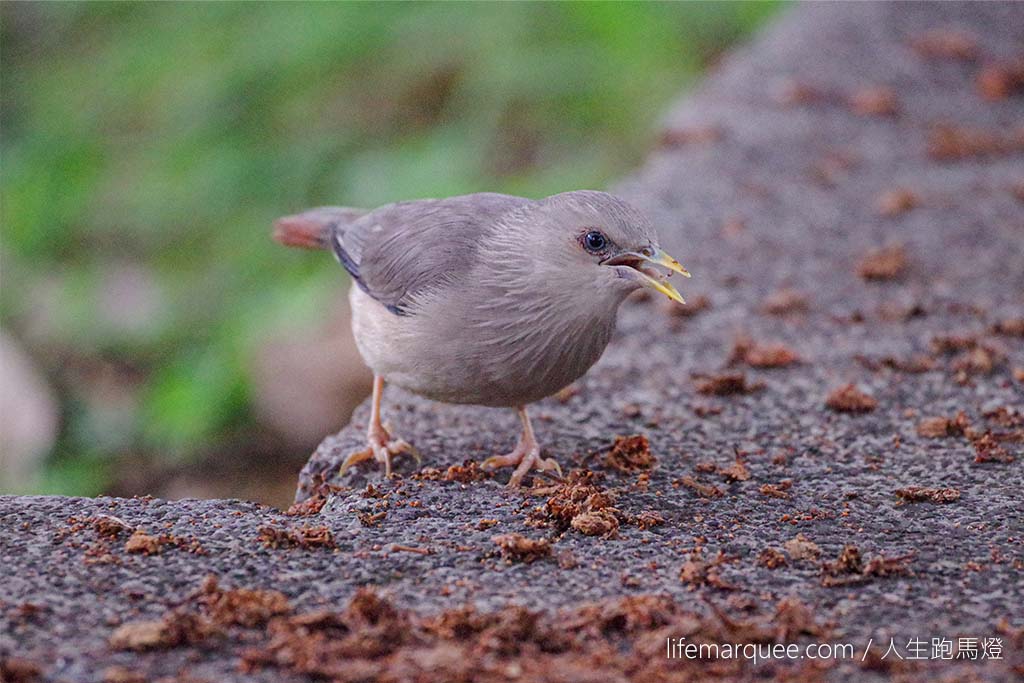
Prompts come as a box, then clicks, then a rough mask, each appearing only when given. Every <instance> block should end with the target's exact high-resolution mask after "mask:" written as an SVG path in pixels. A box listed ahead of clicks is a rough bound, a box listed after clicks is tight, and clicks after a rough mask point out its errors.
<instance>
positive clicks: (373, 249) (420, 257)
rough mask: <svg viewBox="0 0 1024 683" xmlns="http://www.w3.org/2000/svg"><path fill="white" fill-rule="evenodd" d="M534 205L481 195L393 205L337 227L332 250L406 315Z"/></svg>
mask: <svg viewBox="0 0 1024 683" xmlns="http://www.w3.org/2000/svg"><path fill="white" fill-rule="evenodd" d="M533 203H534V202H533V200H530V199H525V198H523V197H515V196H512V195H504V194H497V193H492V192H481V193H478V194H468V195H461V196H458V197H449V198H446V199H420V200H414V201H408V202H399V203H396V204H388V205H386V206H382V207H380V208H379V209H375V210H373V211H370V212H369V213H366V214H365V215H362V216H360V217H359V218H357V219H356V220H354V221H352V222H350V223H339V224H338V225H336V226H335V228H334V230H333V234H332V239H331V243H332V244H331V246H332V249H333V250H334V252H335V254H336V255H337V257H338V259H339V260H340V261H341V263H342V265H344V266H345V268H346V269H347V270H348V271H349V273H350V274H351V275H352V277H353V278H354V279H355V281H356V282H357V284H358V285H359V286H360V287H361V288H362V289H363V291H365V292H366V293H367V294H369V295H370V296H371V297H373V298H374V299H376V300H377V301H379V302H381V303H382V304H384V306H386V307H387V308H388V309H389V310H391V311H392V312H394V313H397V314H400V315H402V314H406V313H408V311H409V308H410V305H411V303H412V301H413V299H414V298H415V297H416V296H417V295H418V294H421V293H423V292H427V291H431V290H436V289H438V288H442V287H445V286H448V285H449V284H452V283H454V282H457V281H458V280H459V278H460V277H461V276H463V275H465V274H466V273H467V272H468V270H469V265H470V264H471V263H472V262H473V257H474V255H475V254H476V251H477V249H478V247H479V244H480V240H481V238H482V237H483V236H484V235H485V234H486V232H487V231H488V230H490V229H491V228H493V227H494V226H495V225H496V224H497V223H498V222H499V219H500V218H501V217H502V216H503V215H505V214H507V213H509V212H510V211H513V210H515V209H519V208H521V207H523V206H526V205H529V204H533Z"/></svg>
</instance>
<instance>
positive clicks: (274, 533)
mask: <svg viewBox="0 0 1024 683" xmlns="http://www.w3.org/2000/svg"><path fill="white" fill-rule="evenodd" d="M259 539H260V541H261V542H262V543H263V545H264V546H266V547H268V548H302V549H303V550H312V549H316V548H328V549H330V548H334V547H335V545H334V535H333V534H332V533H331V530H330V529H328V528H327V527H325V526H317V527H311V526H303V527H299V528H297V529H291V528H289V529H283V528H281V527H277V526H272V525H267V526H263V527H260V531H259Z"/></svg>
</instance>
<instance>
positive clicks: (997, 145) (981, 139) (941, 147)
mask: <svg viewBox="0 0 1024 683" xmlns="http://www.w3.org/2000/svg"><path fill="white" fill-rule="evenodd" d="M1022 149H1024V127H1022V128H1019V129H1016V130H1013V131H1009V132H1003V131H991V130H982V129H978V128H964V127H960V126H952V125H948V124H940V125H937V126H935V127H934V128H932V130H931V132H930V134H929V136H928V155H929V156H930V157H931V158H932V159H934V160H936V161H959V160H962V159H970V158H972V157H987V156H1002V155H1006V154H1012V153H1015V152H1019V151H1021V150H1022Z"/></svg>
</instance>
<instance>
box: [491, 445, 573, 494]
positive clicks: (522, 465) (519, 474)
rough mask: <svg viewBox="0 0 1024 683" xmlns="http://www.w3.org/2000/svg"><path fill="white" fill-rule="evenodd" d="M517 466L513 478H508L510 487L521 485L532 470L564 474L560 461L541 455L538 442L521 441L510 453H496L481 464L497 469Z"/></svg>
mask: <svg viewBox="0 0 1024 683" xmlns="http://www.w3.org/2000/svg"><path fill="white" fill-rule="evenodd" d="M513 466H514V467H515V468H516V469H515V471H514V472H512V476H511V478H509V480H508V485H509V488H515V487H517V486H519V485H520V484H521V483H522V481H523V477H525V476H526V475H527V474H528V473H529V472H530V470H534V469H536V470H540V471H541V472H555V473H557V474H558V476H559V477H561V476H562V468H561V467H559V466H558V463H557V462H555V461H554V460H553V459H551V458H548V459H545V458H542V457H540V446H539V445H537V444H536V443H533V444H526V443H523V442H522V441H520V442H519V443H518V444H516V449H515V450H514V451H512V452H511V453H509V454H508V455H494V456H491V457H490V458H487V460H484V462H483V464H482V465H481V467H482V468H484V469H497V468H499V467H513Z"/></svg>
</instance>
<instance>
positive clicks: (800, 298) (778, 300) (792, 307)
mask: <svg viewBox="0 0 1024 683" xmlns="http://www.w3.org/2000/svg"><path fill="white" fill-rule="evenodd" d="M807 309H808V301H807V295H805V294H804V293H803V292H799V291H797V290H795V289H789V288H784V289H779V290H776V291H774V292H772V293H771V294H769V295H768V296H767V297H766V298H765V300H764V301H763V302H762V303H761V310H762V311H764V312H765V313H768V314H770V315H786V314H788V313H804V312H806V311H807Z"/></svg>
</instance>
